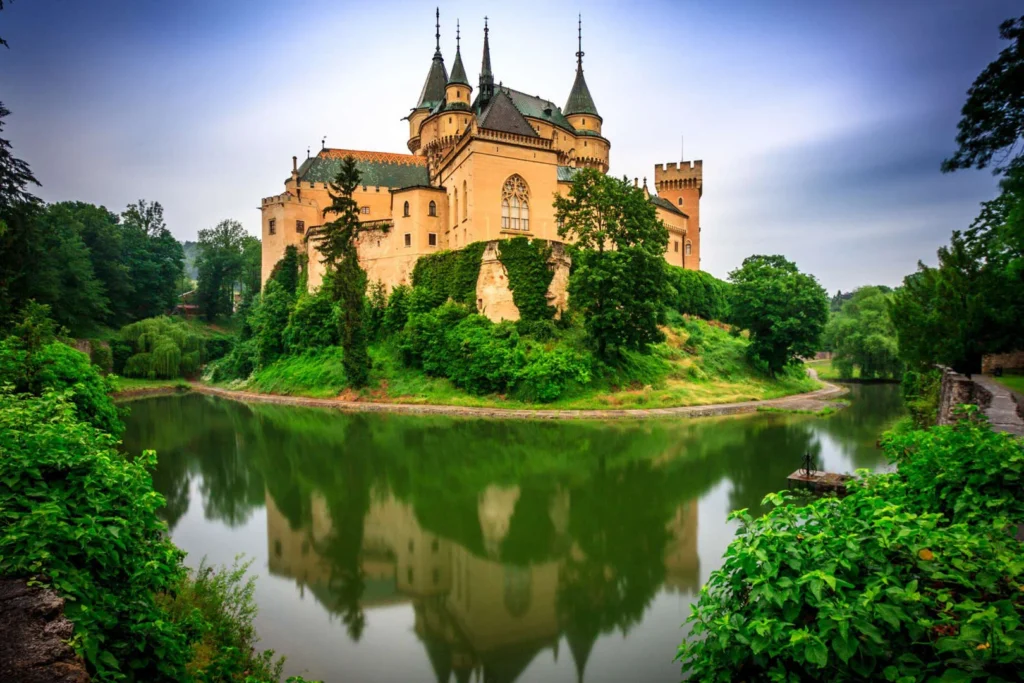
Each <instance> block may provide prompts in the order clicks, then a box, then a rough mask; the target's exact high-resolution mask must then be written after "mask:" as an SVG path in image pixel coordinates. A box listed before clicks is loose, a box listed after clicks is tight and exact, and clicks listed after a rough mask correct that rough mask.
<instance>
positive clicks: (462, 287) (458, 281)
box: [412, 242, 487, 307]
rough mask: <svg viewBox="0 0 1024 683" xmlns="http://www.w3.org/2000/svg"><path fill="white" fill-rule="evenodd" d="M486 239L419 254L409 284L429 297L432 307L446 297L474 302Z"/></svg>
mask: <svg viewBox="0 0 1024 683" xmlns="http://www.w3.org/2000/svg"><path fill="white" fill-rule="evenodd" d="M486 246H487V243H486V242H473V243H471V244H467V245H466V246H465V247H463V248H462V249H459V250H458V251H439V252H437V253H436V254H429V255H427V256H421V257H420V258H419V259H418V260H417V261H416V265H415V266H413V269H412V286H413V287H415V288H416V289H418V290H420V291H421V292H423V294H424V295H425V296H427V297H428V299H429V301H430V304H431V307H433V306H440V305H441V304H443V303H444V302H445V301H447V300H448V299H451V300H452V301H455V302H456V303H461V304H467V305H472V304H475V303H476V281H477V278H478V277H479V276H480V259H481V257H482V256H483V253H484V248H485V247H486Z"/></svg>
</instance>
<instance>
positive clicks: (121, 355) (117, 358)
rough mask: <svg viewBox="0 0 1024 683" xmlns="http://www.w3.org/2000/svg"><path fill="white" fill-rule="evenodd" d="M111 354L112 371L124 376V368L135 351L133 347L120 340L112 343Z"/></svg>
mask: <svg viewBox="0 0 1024 683" xmlns="http://www.w3.org/2000/svg"><path fill="white" fill-rule="evenodd" d="M110 354H111V356H112V361H111V369H112V370H113V372H114V374H115V375H124V366H125V364H126V363H127V362H128V359H129V358H131V357H132V356H133V355H134V354H135V351H134V350H133V349H132V345H131V344H130V343H128V342H126V341H121V340H120V339H118V340H116V341H112V342H110Z"/></svg>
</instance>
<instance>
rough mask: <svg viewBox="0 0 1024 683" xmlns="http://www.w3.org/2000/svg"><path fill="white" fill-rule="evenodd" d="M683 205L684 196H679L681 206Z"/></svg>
mask: <svg viewBox="0 0 1024 683" xmlns="http://www.w3.org/2000/svg"><path fill="white" fill-rule="evenodd" d="M682 205H683V198H682V197H680V198H679V206H682Z"/></svg>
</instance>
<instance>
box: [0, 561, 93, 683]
mask: <svg viewBox="0 0 1024 683" xmlns="http://www.w3.org/2000/svg"><path fill="white" fill-rule="evenodd" d="M74 628H75V627H74V625H73V624H72V623H71V622H70V621H68V620H67V619H66V618H65V617H64V601H63V600H61V599H60V598H59V597H57V594H56V593H54V592H53V591H51V590H47V589H43V588H32V587H30V586H29V585H28V584H27V583H25V581H23V580H21V579H0V681H11V682H12V683H14V681H18V683H89V674H88V673H86V670H85V664H84V663H83V662H82V660H81V659H79V658H78V657H76V656H75V653H74V651H72V649H71V648H70V647H69V646H68V645H67V641H68V640H69V639H70V638H71V636H72V634H73V632H74Z"/></svg>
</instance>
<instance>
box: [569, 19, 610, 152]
mask: <svg viewBox="0 0 1024 683" xmlns="http://www.w3.org/2000/svg"><path fill="white" fill-rule="evenodd" d="M578 21H579V23H578V24H577V27H576V32H577V33H576V38H577V41H578V43H577V50H576V80H575V81H573V84H572V90H570V91H569V99H568V100H566V102H565V107H564V108H563V109H562V113H563V114H565V117H566V118H567V119H569V123H571V124H572V127H573V128H575V129H576V130H586V131H593V132H594V133H596V134H598V135H600V134H601V123H602V119H601V115H600V114H598V113H597V105H596V104H594V98H593V97H591V96H590V88H588V87H587V80H586V79H585V78H583V18H582V17H580V18H579V20H578Z"/></svg>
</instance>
